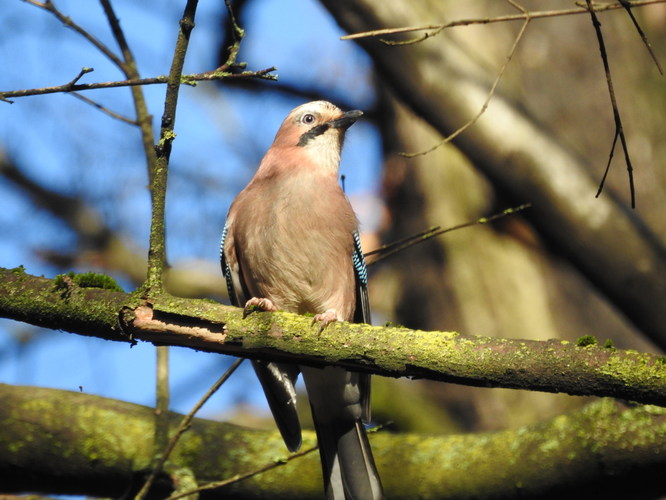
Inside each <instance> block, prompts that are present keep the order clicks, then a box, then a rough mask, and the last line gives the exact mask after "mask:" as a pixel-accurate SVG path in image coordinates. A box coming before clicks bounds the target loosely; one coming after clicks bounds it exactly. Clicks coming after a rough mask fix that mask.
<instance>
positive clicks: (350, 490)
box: [313, 408, 384, 500]
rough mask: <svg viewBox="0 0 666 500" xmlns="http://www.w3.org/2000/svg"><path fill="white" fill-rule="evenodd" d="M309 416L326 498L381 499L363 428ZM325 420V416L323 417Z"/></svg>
mask: <svg viewBox="0 0 666 500" xmlns="http://www.w3.org/2000/svg"><path fill="white" fill-rule="evenodd" d="M313 418H314V421H315V430H316V431H317V440H318V443H319V455H320V457H321V463H322V469H323V471H324V488H325V490H326V498H327V499H328V500H378V499H383V498H384V492H383V489H382V484H381V481H380V479H379V474H378V473H377V468H376V466H375V461H374V459H373V457H372V451H371V449H370V443H369V442H368V436H367V434H366V432H365V427H364V426H363V422H361V420H360V419H357V420H355V421H352V422H345V421H339V420H338V421H326V422H321V420H319V419H317V417H316V415H315V410H314V408H313ZM326 420H328V419H326Z"/></svg>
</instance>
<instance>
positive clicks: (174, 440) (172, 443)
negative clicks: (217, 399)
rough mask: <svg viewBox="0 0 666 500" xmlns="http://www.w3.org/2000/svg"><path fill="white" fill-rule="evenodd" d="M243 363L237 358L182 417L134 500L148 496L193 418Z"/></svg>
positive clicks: (241, 359)
mask: <svg viewBox="0 0 666 500" xmlns="http://www.w3.org/2000/svg"><path fill="white" fill-rule="evenodd" d="M243 361H244V359H243V358H238V359H237V360H236V361H234V362H233V364H232V365H231V366H230V367H229V368H228V369H227V371H225V372H224V374H223V375H222V376H221V377H220V378H219V379H217V381H216V382H215V383H214V384H213V385H212V386H211V387H210V389H208V391H206V393H205V394H204V395H203V396H202V397H201V399H199V401H197V403H196V404H195V405H194V406H193V407H192V409H191V410H190V411H189V413H188V414H187V415H185V416H184V417H183V419H182V420H181V421H180V423H179V424H178V427H177V428H176V431H175V432H174V434H173V436H171V439H170V440H169V443H168V445H167V447H166V448H165V449H164V451H163V452H162V455H161V456H160V459H159V461H158V462H157V463H156V464H155V466H154V467H153V470H152V471H151V472H150V476H148V479H147V480H146V482H145V483H144V485H143V486H142V488H141V490H140V491H139V493H138V494H137V495H136V497H134V498H135V500H141V499H143V498H145V496H146V495H147V494H148V491H149V490H150V488H151V487H152V485H153V483H154V482H155V479H156V478H157V476H158V474H159V473H160V472H161V471H162V469H163V468H164V464H165V463H166V461H167V460H168V459H169V456H171V453H172V452H173V450H174V448H175V447H176V444H178V441H179V440H180V437H181V436H182V435H183V434H184V433H185V431H187V429H189V428H190V424H191V423H192V420H193V419H194V416H195V415H196V414H197V413H198V412H199V410H200V409H201V408H202V407H203V405H204V404H206V402H207V401H208V400H209V399H210V398H211V397H212V396H213V394H215V393H216V392H217V391H218V389H219V388H220V387H222V384H224V383H225V382H226V381H227V380H228V379H229V377H231V374H232V373H234V372H235V371H236V368H238V367H239V366H240V364H241V363H242V362H243Z"/></svg>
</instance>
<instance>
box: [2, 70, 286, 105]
mask: <svg viewBox="0 0 666 500" xmlns="http://www.w3.org/2000/svg"><path fill="white" fill-rule="evenodd" d="M229 70H230V68H225V67H221V68H218V69H216V70H214V71H208V72H206V73H197V74H194V75H182V81H181V83H182V84H185V85H192V86H194V85H195V84H196V82H203V81H214V80H242V79H245V78H259V79H262V80H277V76H276V75H272V74H271V73H272V72H274V71H275V70H276V68H275V67H270V68H266V69H262V70H259V71H242V72H239V73H232V72H230V71H229ZM167 82H168V77H166V76H156V77H152V78H139V79H136V80H121V81H115V82H101V83H87V84H74V85H72V84H71V82H70V83H65V84H63V85H56V86H53V87H41V88H35V89H25V90H5V91H0V100H6V99H7V98H10V97H28V96H33V95H44V94H57V93H63V92H80V91H83V90H96V89H110V88H116V87H131V86H134V85H155V84H165V83H167Z"/></svg>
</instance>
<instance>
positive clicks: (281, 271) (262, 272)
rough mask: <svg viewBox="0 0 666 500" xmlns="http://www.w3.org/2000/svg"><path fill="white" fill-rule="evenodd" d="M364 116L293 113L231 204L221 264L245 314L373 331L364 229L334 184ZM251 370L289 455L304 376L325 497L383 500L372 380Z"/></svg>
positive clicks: (310, 109) (311, 109) (327, 372)
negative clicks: (291, 316)
mask: <svg viewBox="0 0 666 500" xmlns="http://www.w3.org/2000/svg"><path fill="white" fill-rule="evenodd" d="M362 115H363V112H362V111H360V110H352V111H346V112H343V111H342V110H341V109H340V108H338V107H337V106H335V105H334V104H332V103H330V102H328V101H313V102H308V103H305V104H302V105H300V106H298V107H296V108H295V109H293V110H292V111H291V112H290V113H289V114H288V115H287V117H286V118H285V119H284V121H283V122H282V125H281V126H280V128H279V130H278V132H277V134H276V135H275V139H274V141H273V144H272V145H271V147H270V148H269V149H268V151H267V152H266V154H265V155H264V157H263V159H262V160H261V163H260V164H259V167H258V169H257V171H256V173H255V175H254V177H253V178H252V179H251V181H250V182H249V183H248V185H247V186H246V187H245V188H244V189H243V190H242V191H241V192H240V193H239V194H238V195H237V197H236V198H235V199H234V201H233V203H232V204H231V206H230V208H229V213H228V215H227V219H226V223H225V225H224V229H223V232H222V242H221V249H220V255H221V265H222V272H223V274H224V277H225V279H226V282H227V288H228V292H229V297H230V300H231V303H232V304H233V305H236V306H239V307H244V314H245V315H247V314H249V313H251V312H252V311H254V310H257V309H258V310H261V311H270V312H272V311H278V310H282V311H288V312H293V313H297V314H312V315H314V316H313V321H312V323H313V324H319V328H320V331H321V329H323V328H325V327H327V325H329V324H331V323H333V322H335V321H351V322H357V323H360V322H362V323H370V320H371V318H370V306H369V300H368V289H367V284H368V277H367V270H366V266H365V261H364V257H363V251H362V250H361V243H360V239H359V223H358V220H357V218H356V215H355V213H354V211H353V209H352V206H351V204H350V202H349V200H348V198H347V196H346V195H345V193H344V191H343V189H342V187H341V186H340V183H339V180H338V177H339V167H340V155H341V151H342V146H343V142H344V138H345V133H346V131H347V129H348V128H349V127H350V126H351V125H353V124H354V123H355V122H356V121H357V120H358V119H359V118H360V117H361V116H362ZM252 365H253V367H254V370H255V372H256V375H257V377H258V378H259V381H260V382H261V386H262V388H263V390H264V393H265V395H266V399H267V401H268V404H269V407H270V409H271V412H272V414H273V417H274V419H275V422H276V424H277V427H278V429H279V431H280V433H281V435H282V437H283V440H284V442H285V444H286V446H287V448H288V449H289V450H290V451H292V452H293V451H296V450H298V449H299V448H300V446H301V441H302V437H301V425H300V421H299V418H298V414H297V412H296V391H295V389H294V384H295V382H296V380H297V378H298V376H299V373H302V375H303V379H304V382H305V387H306V391H307V393H308V398H309V402H310V408H311V411H312V418H313V421H314V426H315V431H316V435H317V441H318V445H319V453H320V458H321V465H322V471H323V477H324V491H325V495H326V498H327V499H328V500H343V499H344V500H352V499H354V500H356V499H359V500H366V499H371V500H375V499H382V498H384V493H383V487H382V484H381V479H380V477H379V473H378V472H377V468H376V465H375V462H374V458H373V455H372V450H371V448H370V444H369V441H368V437H367V434H366V429H365V425H364V422H368V421H369V420H370V375H369V374H361V373H356V372H353V371H348V370H346V369H344V368H340V367H332V366H327V367H325V368H313V367H309V366H304V365H297V364H289V363H277V362H271V361H253V362H252Z"/></svg>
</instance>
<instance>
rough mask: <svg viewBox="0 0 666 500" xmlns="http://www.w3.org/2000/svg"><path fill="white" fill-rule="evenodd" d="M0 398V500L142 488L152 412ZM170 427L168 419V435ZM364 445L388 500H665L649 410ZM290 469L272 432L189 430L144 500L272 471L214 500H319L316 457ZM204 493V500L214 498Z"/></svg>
mask: <svg viewBox="0 0 666 500" xmlns="http://www.w3.org/2000/svg"><path fill="white" fill-rule="evenodd" d="M0 398H1V399H2V401H3V404H2V405H1V406H0V476H1V477H3V485H2V487H3V491H4V492H6V493H9V492H23V491H27V490H30V491H33V492H35V491H41V492H47V493H62V494H85V495H93V496H105V497H109V496H110V497H114V498H118V497H120V496H122V495H125V496H126V497H127V496H130V497H131V495H132V493H133V490H132V488H136V486H137V484H139V485H140V484H141V478H142V477H143V476H144V475H145V473H146V471H147V470H148V467H149V464H150V461H151V459H152V446H153V443H152V439H153V435H154V433H153V427H154V425H155V419H154V415H153V409H152V408H148V407H144V406H139V405H135V404H130V403H124V402H120V401H114V400H109V399H105V398H101V397H98V396H91V395H88V394H81V393H78V392H67V391H59V390H53V389H44V388H37V387H12V386H7V385H2V384H0ZM179 420H180V416H179V415H175V414H171V415H170V421H171V423H172V429H173V428H175V426H176V425H177V422H178V421H179ZM370 440H371V442H372V448H373V450H374V455H375V460H376V462H377V465H378V468H379V471H380V474H381V475H382V478H383V481H384V485H385V488H386V493H387V496H388V497H389V498H392V499H411V498H417V497H418V498H423V499H435V498H437V499H451V498H455V499H458V500H464V499H468V498H514V497H520V498H521V499H525V498H539V499H544V498H585V496H584V494H585V493H587V494H588V497H589V498H592V497H594V498H599V497H603V498H647V497H650V496H651V497H655V496H659V495H660V494H661V495H663V494H664V493H666V487H665V486H664V484H663V481H661V480H660V479H661V475H660V474H659V471H660V470H663V467H664V466H666V410H664V409H662V408H657V407H653V406H639V407H634V408H626V407H624V406H623V405H622V404H620V403H617V402H614V401H612V400H608V399H606V400H601V401H597V402H595V403H593V404H591V405H588V406H587V407H585V408H583V409H582V410H578V411H576V412H573V413H571V414H568V415H562V416H558V417H556V418H554V419H553V420H550V421H546V422H543V423H541V424H538V425H535V426H530V427H525V428H520V429H516V430H507V431H501V432H494V433H484V434H472V435H453V436H423V435H415V434H399V435H392V434H389V433H382V432H379V433H373V434H371V436H370ZM314 443H315V436H314V433H313V432H311V431H306V432H304V444H303V448H304V449H307V448H310V447H312V446H313V445H314ZM49 457H57V459H55V458H53V459H50V458H49ZM288 458H289V456H288V453H287V450H286V448H285V447H284V444H283V442H282V439H281V438H280V435H279V434H278V433H277V431H275V432H267V431H258V430H250V429H245V428H242V427H238V426H234V425H231V424H225V423H220V422H212V421H207V420H202V419H195V420H194V421H193V423H192V426H191V428H190V429H189V430H188V432H186V433H185V434H184V435H183V436H182V438H181V441H180V442H179V444H178V445H177V447H176V449H175V450H174V454H173V456H172V458H171V459H170V461H169V465H168V468H167V472H166V473H164V474H162V475H161V476H160V481H158V482H157V486H156V488H158V489H157V490H153V493H154V494H155V495H156V496H158V497H159V498H165V497H167V496H168V495H169V494H170V493H171V490H172V489H173V487H174V483H177V482H178V479H177V478H178V475H179V474H181V473H182V471H188V473H189V474H190V475H191V476H193V477H194V478H196V481H197V484H198V485H203V484H205V483H206V482H209V481H217V480H220V479H225V478H232V477H234V476H236V475H241V474H246V473H249V472H252V471H255V470H260V469H261V468H262V467H265V466H266V465H270V464H278V465H277V466H276V467H274V468H272V469H270V470H268V471H266V472H263V473H261V474H259V475H255V476H253V477H252V478H250V479H247V480H244V481H241V482H236V483H234V484H232V485H230V486H227V487H226V489H224V490H215V491H213V492H211V494H212V495H216V496H215V498H220V497H221V496H224V497H225V498H226V497H229V498H238V499H246V498H253V499H254V498H267V497H270V498H292V499H293V498H300V499H304V498H320V496H321V490H320V488H321V485H320V481H321V476H320V474H321V473H320V469H319V463H318V462H319V459H318V457H317V454H316V453H310V454H307V455H305V456H302V457H298V458H295V459H294V460H288ZM424 464H427V467H426V466H424ZM443 485H445V486H443ZM637 485H640V486H637ZM632 489H633V490H632ZM632 492H633V493H632ZM639 492H640V494H638V493H639ZM205 493H206V492H202V497H201V498H211V497H210V496H209V497H206V496H205Z"/></svg>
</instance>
